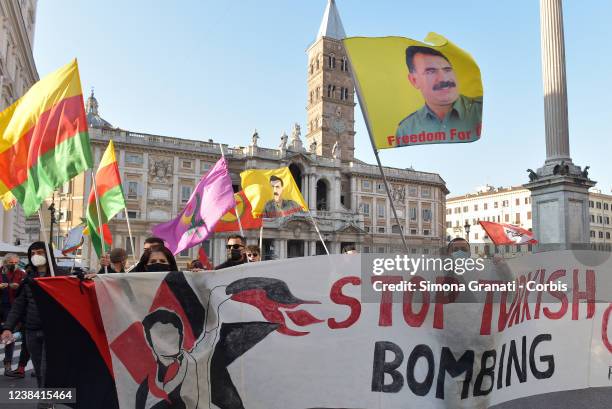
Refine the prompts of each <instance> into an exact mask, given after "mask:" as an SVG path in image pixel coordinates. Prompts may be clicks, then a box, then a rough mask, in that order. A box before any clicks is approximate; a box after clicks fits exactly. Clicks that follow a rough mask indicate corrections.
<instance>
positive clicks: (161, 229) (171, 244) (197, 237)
mask: <svg viewBox="0 0 612 409" xmlns="http://www.w3.org/2000/svg"><path fill="white" fill-rule="evenodd" d="M234 206H236V201H235V200H234V190H233V189H232V179H231V178H230V176H229V173H228V171H227V162H225V158H223V157H222V158H221V159H219V160H218V161H217V163H216V164H215V166H213V167H212V168H211V169H210V170H209V171H208V172H207V173H206V174H205V175H204V176H202V180H200V183H198V186H196V188H195V190H194V191H193V193H192V194H191V197H190V198H189V201H188V202H187V204H186V205H185V208H184V209H183V211H182V212H181V213H180V214H179V215H178V217H177V218H176V219H174V220H170V221H169V222H166V223H162V224H158V225H157V226H154V227H153V229H152V231H153V234H154V235H155V236H157V237H159V238H162V239H164V241H165V242H166V246H167V247H168V248H169V249H170V251H172V253H173V254H176V253H180V252H181V251H183V250H185V249H188V248H190V247H193V246H195V245H197V244H200V243H201V242H202V241H204V240H206V239H207V238H208V236H210V235H211V234H212V233H213V228H214V227H215V224H217V222H218V221H219V220H220V219H221V217H223V215H224V214H225V213H227V212H228V210H230V209H231V208H233V207H234Z"/></svg>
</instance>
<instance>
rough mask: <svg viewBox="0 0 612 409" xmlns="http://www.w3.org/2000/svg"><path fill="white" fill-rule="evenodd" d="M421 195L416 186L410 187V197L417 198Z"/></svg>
mask: <svg viewBox="0 0 612 409" xmlns="http://www.w3.org/2000/svg"><path fill="white" fill-rule="evenodd" d="M418 195H419V190H418V188H417V187H416V186H408V196H410V197H417V196H418Z"/></svg>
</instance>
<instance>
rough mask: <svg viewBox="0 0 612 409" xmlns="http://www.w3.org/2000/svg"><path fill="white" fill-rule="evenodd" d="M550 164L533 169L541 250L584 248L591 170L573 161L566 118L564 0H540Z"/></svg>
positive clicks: (531, 186)
mask: <svg viewBox="0 0 612 409" xmlns="http://www.w3.org/2000/svg"><path fill="white" fill-rule="evenodd" d="M540 32H541V42H542V79H543V82H544V119H545V124H546V161H545V162H544V166H542V167H541V168H539V169H538V170H537V172H533V171H531V170H529V179H530V182H529V183H527V184H526V185H524V186H525V187H526V188H528V189H529V190H530V191H531V205H532V214H533V230H534V235H535V238H536V239H537V240H538V241H539V243H540V244H539V245H538V250H540V251H544V250H552V249H569V248H581V247H584V246H585V244H587V243H588V242H589V206H588V205H589V198H588V189H589V188H590V187H592V186H594V185H595V182H594V181H591V180H590V179H589V178H588V173H587V171H586V170H585V171H582V170H581V169H580V167H579V166H576V165H574V164H573V163H572V159H571V157H570V149H569V131H568V118H567V85H566V78H565V42H564V37H563V9H562V0H540Z"/></svg>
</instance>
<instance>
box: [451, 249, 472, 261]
mask: <svg viewBox="0 0 612 409" xmlns="http://www.w3.org/2000/svg"><path fill="white" fill-rule="evenodd" d="M451 257H452V258H454V259H458V258H470V253H469V252H467V251H463V250H457V251H453V252H452V253H451Z"/></svg>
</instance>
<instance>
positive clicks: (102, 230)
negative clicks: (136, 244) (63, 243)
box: [89, 169, 108, 274]
mask: <svg viewBox="0 0 612 409" xmlns="http://www.w3.org/2000/svg"><path fill="white" fill-rule="evenodd" d="M91 180H92V183H93V186H92V188H93V191H94V196H95V197H96V213H97V218H98V224H99V225H100V239H101V241H102V243H101V246H100V247H101V251H102V257H104V253H106V241H104V222H103V221H102V213H101V212H100V201H99V200H98V188H97V186H96V175H95V172H94V171H93V169H92V170H91ZM89 234H90V236H89V237H93V233H92V232H89ZM104 273H105V274H107V273H108V266H104Z"/></svg>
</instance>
